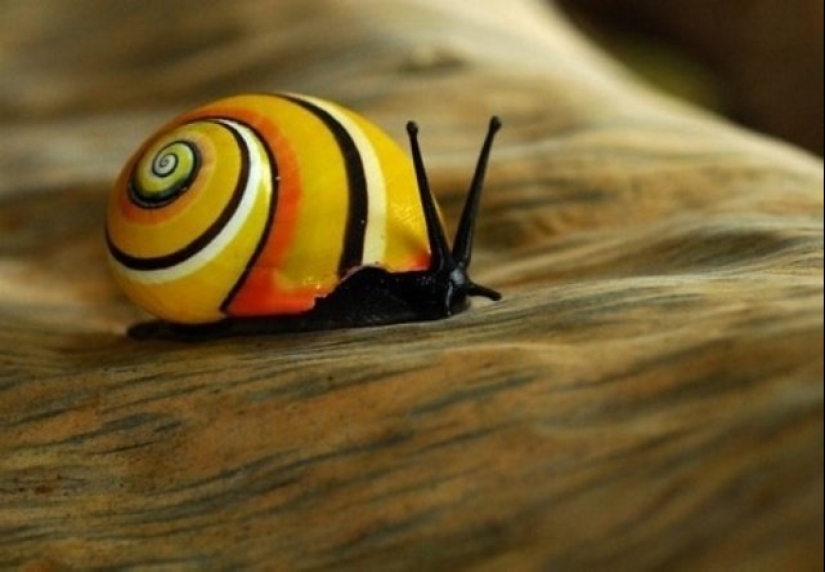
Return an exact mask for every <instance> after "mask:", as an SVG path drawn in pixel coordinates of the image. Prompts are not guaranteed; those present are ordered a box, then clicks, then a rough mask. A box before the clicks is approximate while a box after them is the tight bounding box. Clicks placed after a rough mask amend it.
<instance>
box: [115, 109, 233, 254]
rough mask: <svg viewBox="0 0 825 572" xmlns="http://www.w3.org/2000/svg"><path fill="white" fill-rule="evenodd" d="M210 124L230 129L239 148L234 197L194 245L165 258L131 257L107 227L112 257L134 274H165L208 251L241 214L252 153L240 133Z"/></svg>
mask: <svg viewBox="0 0 825 572" xmlns="http://www.w3.org/2000/svg"><path fill="white" fill-rule="evenodd" d="M200 121H202V120H200ZM207 121H213V122H214V123H218V124H220V125H222V126H224V127H226V128H227V129H229V131H230V132H231V133H232V136H233V137H234V138H235V142H236V143H237V144H238V149H239V150H240V155H241V169H240V172H239V174H238V182H237V184H236V185H235V190H234V191H233V192H232V197H231V198H230V200H229V202H228V203H227V204H226V206H225V207H224V209H223V210H222V211H221V213H220V215H218V217H217V218H216V219H215V221H214V222H213V223H212V224H211V225H209V228H207V229H206V231H205V232H203V233H202V234H201V235H199V236H197V237H196V238H195V239H194V240H193V241H192V242H190V243H189V244H187V245H186V246H184V247H183V248H181V249H179V250H176V251H175V252H171V253H169V254H165V255H163V256H155V257H151V258H141V257H139V256H132V255H130V254H127V253H126V252H123V251H122V250H120V249H119V248H118V247H117V246H116V245H115V244H114V243H113V242H112V239H111V236H110V234H109V229H108V227H107V229H106V245H107V246H108V248H109V252H110V253H111V254H112V257H113V258H114V259H115V260H117V261H118V262H119V263H121V264H122V265H123V266H126V267H127V268H131V269H133V270H162V269H164V268H171V267H173V266H176V265H178V264H181V263H182V262H185V261H186V260H188V259H190V258H191V257H192V256H194V255H195V254H197V253H198V252H200V251H201V250H203V249H204V248H206V247H207V246H208V245H209V244H210V243H211V242H212V241H213V240H214V239H215V238H216V237H217V236H218V235H219V234H220V232H221V230H223V228H224V227H225V226H226V224H227V223H228V222H229V221H230V220H231V219H232V217H233V216H234V214H235V212H236V211H237V210H238V206H239V205H240V204H241V200H242V199H243V195H244V190H245V189H246V184H247V179H248V178H249V150H248V149H247V148H246V146H245V145H244V141H243V137H242V136H241V134H240V133H238V131H237V130H235V128H233V127H232V126H231V125H229V124H227V123H224V122H222V121H220V120H216V119H207Z"/></svg>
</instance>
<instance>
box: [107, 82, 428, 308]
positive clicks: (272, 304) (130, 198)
mask: <svg viewBox="0 0 825 572" xmlns="http://www.w3.org/2000/svg"><path fill="white" fill-rule="evenodd" d="M106 238H107V244H108V248H109V253H110V257H109V258H110V263H111V267H112V269H113V273H114V276H115V279H116V280H117V281H118V283H119V284H120V286H121V287H122V288H123V290H124V291H125V292H126V294H127V295H128V296H129V297H130V298H131V299H132V300H133V301H135V302H136V303H137V304H138V305H139V306H141V307H143V308H144V309H145V310H147V311H149V312H150V313H153V314H155V315H157V316H158V317H161V318H163V319H165V320H168V321H171V322H177V323H207V322H213V321H218V320H221V319H223V318H225V317H236V316H237V317H246V316H277V315H288V314H298V313H301V312H305V311H307V310H310V309H311V308H312V307H313V306H314V304H315V302H316V300H317V299H318V298H321V297H324V296H326V295H328V294H329V293H330V292H332V291H333V290H334V289H335V288H336V287H337V286H338V285H339V284H340V283H341V281H342V280H345V279H346V278H347V277H348V276H349V275H351V274H352V273H353V272H354V271H355V270H357V269H358V268H361V267H363V266H378V267H381V268H384V269H386V270H388V271H390V272H396V271H409V270H420V269H423V268H426V267H427V264H428V262H429V256H430V253H429V245H428V242H427V235H426V227H425V223H424V220H423V216H422V213H421V206H420V200H419V196H418V191H417V188H416V186H415V176H414V173H413V171H412V165H411V164H410V161H409V160H408V159H407V156H406V154H405V153H404V152H403V151H402V150H401V149H400V148H399V147H398V146H397V145H396V144H395V143H394V142H393V141H392V140H391V139H390V138H389V137H387V136H386V135H385V134H384V133H383V132H382V131H381V130H380V129H378V128H377V127H375V126H374V125H373V124H371V123H369V122H368V121H366V120H365V119H364V118H362V117H360V116H359V115H357V114H355V113H353V112H351V111H349V110H346V109H344V108H341V107H339V106H337V105H335V104H331V103H329V102H326V101H322V100H319V99H315V98H308V97H303V96H293V95H288V96H287V95H255V96H238V97H233V98H228V99H225V100H221V101H218V102H215V103H213V104H210V105H207V106H204V107H202V108H199V109H196V110H195V111H192V112H190V113H186V114H184V115H182V116H180V117H179V118H177V119H175V120H173V121H172V122H171V123H169V124H168V125H167V126H165V127H164V128H162V129H161V130H160V131H159V132H158V133H157V134H156V135H155V136H153V137H151V138H150V139H149V140H148V141H147V142H146V143H145V144H144V145H143V146H142V147H141V148H140V149H139V150H138V151H137V153H136V154H135V155H134V156H133V157H132V159H131V160H130V161H129V162H128V163H127V165H126V167H125V168H124V169H123V172H122V173H121V176H120V178H119V179H118V181H117V183H116V185H115V187H114V189H113V191H112V194H111V197H110V201H109V206H108V213H107V225H106Z"/></svg>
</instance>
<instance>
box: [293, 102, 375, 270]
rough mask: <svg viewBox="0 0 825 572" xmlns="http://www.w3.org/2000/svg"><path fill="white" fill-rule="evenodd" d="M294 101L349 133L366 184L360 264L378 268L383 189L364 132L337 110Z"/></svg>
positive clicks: (322, 104) (325, 104)
mask: <svg viewBox="0 0 825 572" xmlns="http://www.w3.org/2000/svg"><path fill="white" fill-rule="evenodd" d="M296 97H298V98H299V99H303V100H305V101H308V102H309V103H311V104H312V105H315V106H316V107H320V108H321V109H323V110H324V111H326V112H327V113H329V114H330V115H331V116H332V117H333V119H335V121H337V122H338V123H339V124H340V125H341V126H342V127H343V128H344V129H345V130H346V131H347V133H349V136H350V137H352V140H353V141H354V142H355V146H356V147H357V148H358V152H359V154H360V155H361V162H362V164H363V165H364V176H365V177H366V181H367V227H366V230H365V231H364V256H363V258H362V264H363V265H364V266H369V265H378V264H380V263H381V262H383V260H384V253H385V251H386V244H387V186H386V183H385V181H384V172H383V171H382V170H381V162H380V161H379V159H378V155H377V154H376V152H375V148H374V147H373V146H372V142H371V141H370V139H369V137H368V136H367V134H366V133H364V130H363V129H361V127H360V126H359V125H358V124H357V123H356V122H355V121H354V120H353V119H351V118H350V117H349V116H348V115H347V114H346V113H344V112H343V111H342V110H341V108H339V107H338V106H336V105H333V104H330V103H329V102H326V101H324V100H321V99H316V98H314V97H308V96H305V95H301V96H296Z"/></svg>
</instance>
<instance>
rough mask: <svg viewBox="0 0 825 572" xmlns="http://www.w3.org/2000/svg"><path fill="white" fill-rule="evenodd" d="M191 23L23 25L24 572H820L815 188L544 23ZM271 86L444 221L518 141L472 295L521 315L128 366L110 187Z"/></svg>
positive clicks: (0, 250)
mask: <svg viewBox="0 0 825 572" xmlns="http://www.w3.org/2000/svg"><path fill="white" fill-rule="evenodd" d="M169 6H171V7H169ZM169 6H167V4H165V3H160V2H157V1H151V2H150V1H146V2H141V3H127V2H118V3H112V2H105V1H102V0H82V1H80V2H75V3H72V5H71V8H69V6H68V4H65V3H58V2H56V1H46V0H39V1H32V2H26V3H17V2H10V1H6V2H2V3H0V9H1V10H2V13H3V14H4V18H3V20H2V24H0V26H2V29H0V77H3V78H4V79H3V82H2V83H0V121H2V128H3V137H2V139H0V237H2V240H0V324H2V328H0V562H2V563H3V564H4V565H5V566H7V567H8V568H12V569H14V568H17V569H20V568H22V569H25V570H62V569H74V568H76V569H90V568H101V569H130V568H135V569H157V570H178V569H243V568H256V569H275V570H278V569H297V568H301V569H307V568H308V569H332V570H336V569H341V570H344V569H357V570H372V569H375V570H418V569H431V570H432V569H445V570H447V569H460V568H473V569H480V570H530V569H543V570H571V569H611V570H616V569H640V568H642V569H644V568H666V569H740V570H746V569H747V570H776V569H793V570H816V569H821V568H822V565H823V562H822V548H823V545H822V535H823V423H822V420H823V383H822V380H823V351H822V348H823V271H822V242H823V203H822V187H823V174H822V163H821V161H819V160H817V159H815V158H813V157H811V156H808V155H806V154H804V153H803V152H801V151H797V150H795V149H793V148H790V147H787V146H784V145H781V144H779V143H776V142H773V141H769V140H766V139H764V138H761V137H760V136H758V135H755V134H752V133H746V132H743V131H740V130H737V129H735V128H733V127H731V126H728V125H726V124H724V123H723V122H722V121H720V120H718V119H716V118H714V117H710V116H707V115H705V114H702V113H700V112H698V111H696V110H694V109H691V108H689V107H688V106H686V105H683V104H680V103H678V102H674V101H671V100H668V99H666V98H664V97H662V96H659V95H657V94H655V93H653V92H651V91H650V90H648V89H647V88H645V87H644V86H642V85H639V84H638V83H636V82H635V81H634V80H633V78H631V77H630V76H629V75H628V74H627V73H626V72H624V71H623V70H621V69H619V68H618V67H616V66H615V65H614V64H612V63H611V61H610V60H609V58H608V57H607V56H605V55H603V54H600V53H599V52H597V51H595V50H594V49H592V48H591V47H589V46H588V45H587V44H585V43H584V42H583V41H582V40H581V39H580V38H579V36H578V35H577V34H576V32H575V31H573V30H572V29H571V28H570V27H569V26H568V25H567V24H566V23H565V21H564V19H563V18H562V17H561V16H560V15H559V14H558V13H556V12H555V11H554V10H552V9H549V8H547V7H545V6H544V5H543V4H541V3H539V2H534V1H531V0H512V1H511V2H508V3H506V8H505V4H503V3H501V2H494V1H493V0H476V1H474V2H463V3H459V2H452V3H445V2H442V1H440V0H397V1H394V2H384V1H378V0H359V1H357V2H356V1H354V0H346V1H336V2H331V1H324V0H301V1H291V0H278V1H277V2H275V1H274V0H271V1H264V0H242V1H239V2H236V3H232V4H231V5H230V4H228V3H227V4H220V5H215V6H210V7H209V8H208V9H207V8H205V7H204V5H203V4H202V3H197V2H187V1H181V2H176V3H174V4H171V5H169ZM127 7H128V9H127ZM272 89H278V90H284V89H286V90H296V91H302V92H311V93H315V94H317V95H321V96H325V97H328V98H332V99H337V100H340V101H342V102H343V103H346V104H347V105H349V106H351V107H353V108H356V109H359V110H360V111H362V112H364V113H365V114H367V115H368V116H370V117H372V118H374V119H376V120H377V121H378V122H379V123H380V124H381V125H383V126H385V127H386V128H387V130H388V131H389V132H390V133H392V134H393V135H395V136H396V137H397V138H398V139H399V140H402V134H403V125H404V121H405V120H407V119H409V118H415V119H416V120H418V122H419V123H420V125H421V126H422V144H423V145H424V148H425V149H424V150H425V154H426V156H427V160H428V166H429V168H430V172H431V176H432V180H433V185H434V187H435V190H436V192H437V194H438V195H439V199H440V200H441V202H442V205H443V206H444V208H445V212H446V216H447V218H448V220H449V221H454V220H455V217H456V214H457V210H458V208H459V204H458V203H459V201H460V198H461V196H462V195H463V193H464V188H465V185H466V183H467V182H468V178H469V176H470V171H471V168H472V161H473V157H474V155H475V153H476V150H477V147H478V145H479V144H480V140H481V137H482V136H483V132H484V127H485V123H486V119H487V117H488V116H489V114H491V113H493V112H495V113H498V114H500V115H501V116H502V117H503V119H504V120H505V124H506V126H505V131H503V132H502V135H501V140H500V145H499V146H498V148H497V150H496V152H495V154H494V161H493V163H494V164H493V165H492V167H491V171H490V184H489V187H488V192H487V194H486V196H485V200H484V205H483V211H482V220H481V225H480V228H479V236H478V245H477V246H478V253H477V256H476V257H475V258H474V276H475V278H476V279H477V280H478V281H479V282H482V283H484V284H489V285H490V286H492V287H495V288H497V289H500V290H501V291H503V292H504V294H505V299H504V300H503V301H502V302H500V303H495V304H478V305H476V307H475V308H473V309H472V311H470V312H467V313H465V314H462V315H460V316H458V317H456V318H454V319H451V320H448V321H444V322H438V323H427V324H409V325H400V326H393V327H385V328H373V329H359V330H348V331H337V332H323V333H313V334H303V335H293V336H270V337H261V338H246V339H229V340H220V341H215V342H209V343H200V344H185V343H172V342H160V341H154V342H138V341H135V340H132V339H130V338H128V337H126V336H125V335H124V332H125V330H126V328H127V327H128V326H129V325H130V324H132V323H134V322H135V321H137V320H140V319H142V318H143V316H142V315H141V314H140V313H139V312H138V311H137V310H135V309H134V308H133V307H131V306H130V305H129V304H128V303H127V302H126V301H125V300H124V299H123V298H122V297H121V295H119V294H118V293H117V292H116V290H115V288H114V286H113V284H112V282H111V280H110V278H109V277H108V275H107V273H106V271H105V267H104V250H103V243H102V240H101V232H102V231H101V225H102V211H103V208H104V202H105V195H106V192H107V188H108V185H109V184H110V181H111V180H112V179H113V177H114V175H115V173H116V171H117V170H118V169H119V167H120V165H121V163H122V162H123V161H124V159H125V157H126V156H127V154H128V153H129V152H130V151H131V150H132V148H134V146H135V145H136V144H137V143H138V142H139V140H140V139H141V138H142V137H144V136H145V135H147V134H148V133H149V132H151V130H153V129H154V128H155V127H156V126H157V125H158V124H159V123H160V122H161V121H163V120H164V119H166V118H167V117H168V116H170V115H171V114H172V113H174V112H176V111H180V110H182V109H184V108H186V107H187V106H189V105H190V104H195V103H199V102H202V101H204V100H208V99H210V98H211V97H213V96H219V95H223V94H225V93H230V92H236V91H256V90H272Z"/></svg>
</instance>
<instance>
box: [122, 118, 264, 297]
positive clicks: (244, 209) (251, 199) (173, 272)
mask: <svg viewBox="0 0 825 572" xmlns="http://www.w3.org/2000/svg"><path fill="white" fill-rule="evenodd" d="M218 121H219V122H220V123H222V124H224V125H226V127H227V128H229V129H231V130H232V131H234V132H235V133H237V134H238V135H239V136H240V137H241V139H242V140H243V142H244V145H245V146H246V149H247V152H248V153H247V155H248V157H249V176H248V177H247V180H246V186H245V188H244V190H243V194H242V196H241V201H240V203H239V204H238V208H237V209H236V210H235V213H234V214H233V215H232V217H231V218H230V219H229V220H228V221H227V223H226V225H225V226H224V227H223V228H222V229H221V230H220V232H219V233H218V234H217V235H216V236H215V238H214V239H212V241H211V242H209V243H208V244H207V245H206V246H204V247H203V248H202V249H201V250H199V251H198V252H197V253H195V254H194V255H193V256H191V257H189V258H187V259H186V260H184V261H183V262H181V263H180V264H176V265H175V266H170V267H169V268H160V269H153V270H136V269H134V268H129V267H127V266H124V265H123V264H121V263H120V262H118V261H117V260H115V259H114V258H113V257H112V256H111V254H110V255H109V259H110V260H111V262H112V263H113V264H114V266H115V267H116V268H117V271H118V272H119V273H120V274H122V275H123V276H125V277H126V278H128V279H129V280H131V281H133V282H137V283H140V284H163V283H166V282H172V281H173V280H179V279H181V278H184V277H186V276H189V275H191V274H194V273H195V272H197V271H198V270H200V269H201V268H203V267H204V266H206V265H207V264H208V263H209V262H211V261H212V260H214V259H215V257H217V256H218V255H219V254H220V253H221V252H223V250H224V249H225V248H226V247H227V246H228V245H229V244H231V243H232V241H233V240H234V239H235V237H237V236H238V234H239V233H240V232H241V230H242V229H243V227H244V225H245V224H246V221H247V220H248V219H249V217H250V215H251V214H252V210H253V207H254V206H255V202H256V200H257V198H258V196H259V195H260V193H261V192H262V189H261V179H262V177H261V173H262V170H263V169H262V167H263V166H264V165H265V164H266V163H267V162H268V159H267V154H266V152H265V151H264V149H263V148H262V147H261V143H260V141H259V140H258V138H257V136H256V135H255V134H254V133H253V132H252V130H251V129H249V128H248V127H246V126H245V125H243V124H241V123H237V122H235V121H231V120H228V119H220V120H218Z"/></svg>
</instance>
